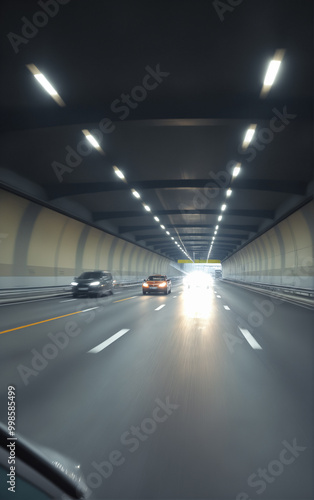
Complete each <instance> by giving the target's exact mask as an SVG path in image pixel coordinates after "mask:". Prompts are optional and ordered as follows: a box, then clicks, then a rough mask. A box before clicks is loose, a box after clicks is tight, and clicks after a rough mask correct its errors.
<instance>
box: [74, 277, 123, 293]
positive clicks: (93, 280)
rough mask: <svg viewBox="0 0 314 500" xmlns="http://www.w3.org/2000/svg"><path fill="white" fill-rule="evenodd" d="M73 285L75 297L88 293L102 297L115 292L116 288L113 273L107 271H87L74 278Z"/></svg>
mask: <svg viewBox="0 0 314 500" xmlns="http://www.w3.org/2000/svg"><path fill="white" fill-rule="evenodd" d="M71 285H72V294H73V297H78V296H86V295H87V296H90V297H91V296H95V297H101V296H102V295H106V294H113V288H114V284H113V279H112V275H111V273H108V272H106V271H87V272H85V273H82V274H81V275H80V276H79V277H78V278H74V281H72V283H71Z"/></svg>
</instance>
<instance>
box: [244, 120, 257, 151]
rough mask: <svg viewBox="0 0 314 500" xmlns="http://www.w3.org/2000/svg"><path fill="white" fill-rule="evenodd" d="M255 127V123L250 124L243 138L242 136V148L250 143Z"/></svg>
mask: <svg viewBox="0 0 314 500" xmlns="http://www.w3.org/2000/svg"><path fill="white" fill-rule="evenodd" d="M255 129H256V124H255V125H251V126H250V127H249V128H248V129H247V131H246V134H245V138H244V141H243V144H242V147H243V149H245V148H247V147H248V145H249V144H250V142H251V141H252V139H253V137H254V134H255Z"/></svg>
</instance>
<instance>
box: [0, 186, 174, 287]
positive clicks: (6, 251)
mask: <svg viewBox="0 0 314 500" xmlns="http://www.w3.org/2000/svg"><path fill="white" fill-rule="evenodd" d="M93 269H104V270H108V271H111V272H112V274H113V276H114V278H115V279H117V280H126V281H127V280H137V279H139V280H140V279H143V278H145V277H147V275H148V274H150V273H160V274H167V275H169V276H175V275H179V274H181V273H180V272H179V271H178V270H176V269H174V267H172V266H171V263H170V261H169V260H168V259H166V258H164V257H160V256H159V255H157V254H155V253H153V252H151V251H149V250H145V249H143V248H141V247H139V246H137V245H134V244H133V243H130V242H127V241H125V240H122V239H121V238H118V237H115V236H112V235H110V234H108V233H105V232H103V231H101V230H99V229H96V228H93V227H91V226H88V225H87V224H83V223H82V222H79V221H77V220H75V219H72V218H70V217H67V216H65V215H62V214H60V213H58V212H55V211H53V210H50V209H48V208H45V207H42V206H41V205H37V204H36V203H33V202H31V201H29V200H26V199H24V198H21V197H19V196H16V195H14V194H12V193H10V192H8V191H5V190H2V189H0V287H1V288H10V287H28V286H50V285H51V286H52V285H68V284H69V280H71V279H73V277H74V276H77V275H79V274H80V273H81V272H82V271H85V270H93Z"/></svg>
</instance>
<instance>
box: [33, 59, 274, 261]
mask: <svg viewBox="0 0 314 500" xmlns="http://www.w3.org/2000/svg"><path fill="white" fill-rule="evenodd" d="M283 56H284V50H277V51H276V53H275V55H274V58H273V59H272V60H271V61H270V63H269V66H268V69H267V72H266V75H265V78H264V83H263V88H262V90H261V94H260V97H266V95H267V94H268V92H269V90H270V89H271V87H272V85H273V83H274V81H275V79H276V76H277V74H278V71H279V68H280V65H281V62H282V59H283ZM27 68H28V69H29V71H30V72H31V73H32V74H33V75H34V77H35V78H36V80H37V81H38V82H39V83H40V84H41V85H42V87H43V88H44V89H45V90H46V92H48V94H49V95H50V96H51V97H52V98H53V99H54V100H55V101H56V102H57V104H59V106H65V103H64V101H63V100H62V98H61V97H60V95H59V94H58V92H57V91H56V90H55V89H54V87H53V86H52V85H51V83H50V82H49V81H48V80H47V78H46V77H45V76H44V75H43V74H42V73H41V72H40V71H39V69H38V68H37V67H36V66H35V65H34V64H28V65H27ZM255 131H256V124H252V125H250V127H249V128H248V130H247V131H246V134H245V137H244V140H243V144H242V148H243V149H246V148H247V147H248V146H249V144H250V142H251V141H252V139H253V137H254V134H255ZM82 132H83V133H84V135H85V137H86V139H87V140H88V141H89V142H90V144H91V145H92V146H93V147H94V148H95V149H97V150H98V151H99V152H100V153H103V150H102V148H101V146H100V145H99V143H98V142H97V141H96V139H95V137H94V136H93V135H92V134H91V133H90V132H89V131H88V130H86V129H84V130H82ZM113 168H114V171H115V173H116V175H117V176H118V177H119V178H120V179H122V180H123V181H124V182H127V181H126V178H125V176H124V174H123V173H122V172H121V171H120V170H119V169H118V167H116V166H114V167H113ZM240 170H241V164H240V163H237V165H236V166H235V167H234V169H233V174H232V180H233V179H234V178H235V177H237V175H239V173H240ZM131 192H132V194H133V196H134V197H135V198H137V199H140V198H141V196H140V194H139V193H138V192H137V191H136V190H135V189H131ZM231 194H232V189H230V188H229V189H228V190H227V192H226V197H227V198H229V197H230V196H231ZM142 205H143V208H144V209H145V210H146V211H147V212H151V208H150V207H149V206H148V205H146V204H145V203H142ZM226 209H227V205H226V204H225V203H224V204H223V205H222V206H221V214H220V215H219V217H218V222H220V221H221V220H222V212H224V211H225V210H226ZM154 220H155V221H156V222H158V223H159V222H160V220H159V218H158V217H156V216H155V217H154ZM160 227H161V229H163V230H164V231H166V234H167V235H168V236H170V237H171V239H172V240H173V241H174V244H176V245H177V246H178V248H179V249H180V250H181V251H182V252H183V253H184V254H185V255H186V257H188V258H189V259H190V260H192V259H191V258H190V256H189V255H188V253H187V252H186V250H185V249H184V248H182V247H181V246H180V245H179V244H178V242H177V241H176V240H175V239H174V237H173V236H171V235H170V232H169V231H168V230H167V229H166V227H165V226H164V225H163V224H160ZM218 229H219V225H216V226H215V232H214V235H213V237H212V242H211V245H210V248H209V251H208V255H207V260H208V259H209V256H210V254H211V251H212V248H213V244H214V241H215V238H216V234H217V231H218Z"/></svg>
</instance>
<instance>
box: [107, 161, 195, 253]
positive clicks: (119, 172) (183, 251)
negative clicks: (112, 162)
mask: <svg viewBox="0 0 314 500" xmlns="http://www.w3.org/2000/svg"><path fill="white" fill-rule="evenodd" d="M113 169H114V171H115V174H116V175H117V176H118V177H119V179H121V180H122V181H124V182H126V183H127V180H126V177H125V175H124V174H123V172H121V170H119V168H118V167H116V166H114V167H113ZM131 193H132V194H133V196H134V198H136V199H138V200H141V195H140V194H139V193H138V192H137V191H136V190H135V189H133V188H131ZM141 203H142V205H143V208H144V210H146V211H147V212H151V211H152V210H151V208H150V206H148V205H146V203H143V202H142V201H141ZM153 217H154V220H155V222H157V223H158V224H159V225H160V228H161V229H162V230H163V231H165V232H166V235H167V236H169V237H170V238H171V240H173V242H174V244H175V245H177V247H178V248H179V250H181V252H182V253H184V255H185V256H186V257H187V258H188V259H189V260H192V259H191V257H190V256H189V254H188V253H187V252H186V250H185V249H184V248H182V247H181V245H179V243H178V242H177V241H176V240H175V238H174V237H173V236H171V234H170V232H169V231H168V229H167V228H166V227H165V226H164V225H163V224H160V219H159V217H157V216H156V215H155V216H153Z"/></svg>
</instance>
